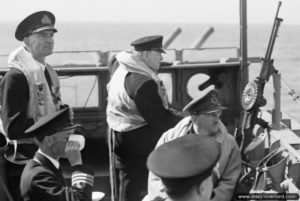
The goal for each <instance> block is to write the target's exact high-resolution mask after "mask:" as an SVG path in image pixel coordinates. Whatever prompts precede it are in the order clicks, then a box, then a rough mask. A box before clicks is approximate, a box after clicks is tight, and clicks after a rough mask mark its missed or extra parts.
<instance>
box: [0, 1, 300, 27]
mask: <svg viewBox="0 0 300 201" xmlns="http://www.w3.org/2000/svg"><path fill="white" fill-rule="evenodd" d="M0 2H1V3H0V21H20V20H21V19H23V18H24V17H25V16H27V15H28V14H30V13H32V12H35V11H38V10H49V11H51V12H53V13H54V14H55V15H56V18H57V20H59V21H102V22H110V21H114V22H171V23H182V22H185V23H212V22H213V23H238V22H239V0H0ZM282 2H283V3H282V7H281V10H280V17H282V18H284V22H285V23H286V24H299V23H300V12H299V10H300V0H282ZM247 5H248V22H249V23H268V24H269V23H272V22H273V17H274V15H275V12H276V8H277V5H278V1H277V0H248V1H247Z"/></svg>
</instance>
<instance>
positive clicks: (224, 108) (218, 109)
mask: <svg viewBox="0 0 300 201" xmlns="http://www.w3.org/2000/svg"><path fill="white" fill-rule="evenodd" d="M226 109H227V107H224V106H219V107H217V108H214V109H213V110H209V111H207V112H201V113H205V114H210V113H214V112H218V111H222V110H226Z"/></svg>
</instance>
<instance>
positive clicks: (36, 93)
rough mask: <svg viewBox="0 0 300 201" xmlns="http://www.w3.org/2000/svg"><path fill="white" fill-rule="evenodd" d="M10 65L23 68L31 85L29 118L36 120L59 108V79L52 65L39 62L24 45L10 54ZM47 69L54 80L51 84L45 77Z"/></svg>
mask: <svg viewBox="0 0 300 201" xmlns="http://www.w3.org/2000/svg"><path fill="white" fill-rule="evenodd" d="M8 67H10V68H17V69H19V70H21V71H22V72H23V74H24V75H25V77H26V79H27V82H28V87H29V102H28V107H27V108H28V109H27V116H28V118H33V119H34V121H35V122H36V121H37V120H38V119H39V118H41V117H42V116H45V115H46V114H49V113H51V112H55V111H57V110H58V109H59V106H60V101H59V100H60V93H59V87H60V86H59V79H58V76H57V74H56V72H55V71H54V70H53V69H52V68H51V67H49V66H47V65H44V64H41V63H39V62H37V61H36V60H35V59H34V58H33V57H32V55H31V54H30V53H29V52H28V51H27V50H26V49H25V48H24V47H19V48H17V49H16V50H15V51H13V52H12V53H11V54H10V55H9V59H8ZM46 69H47V70H48V73H49V77H50V80H51V82H52V83H51V85H50V86H49V84H48V82H47V79H46V77H45V70H46ZM50 87H51V89H50Z"/></svg>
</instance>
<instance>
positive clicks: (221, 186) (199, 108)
mask: <svg viewBox="0 0 300 201" xmlns="http://www.w3.org/2000/svg"><path fill="white" fill-rule="evenodd" d="M224 109H225V107H223V106H222V105H221V104H220V103H219V97H218V93H217V92H216V91H215V90H211V91H209V92H208V93H207V94H206V95H204V96H203V97H201V98H198V99H195V100H193V101H191V102H190V103H189V104H187V105H186V106H185V107H184V108H183V112H185V113H188V114H189V115H190V116H188V117H186V118H184V119H183V120H182V121H180V122H179V123H178V124H177V125H176V126H175V127H174V128H172V129H170V130H168V131H167V132H165V133H164V134H163V136H162V137H161V138H160V139H159V141H158V143H157V145H156V147H159V146H160V145H162V144H164V143H166V142H169V141H172V140H174V139H176V138H179V137H182V136H185V135H191V134H196V135H204V136H211V137H212V138H213V139H214V140H215V141H217V142H219V143H220V144H221V156H220V160H219V162H218V164H217V167H216V168H217V169H218V172H219V174H217V175H214V188H213V194H212V200H213V201H230V200H231V198H232V197H233V193H234V190H235V187H236V183H237V181H238V178H239V176H240V173H241V169H242V164H241V156H240V152H239V148H238V145H237V143H236V141H235V139H234V138H233V136H232V135H230V134H229V133H228V132H227V129H226V127H225V126H224V125H223V123H222V122H221V121H220V116H221V113H222V110H224ZM179 160H181V159H179ZM195 161H197V159H195ZM162 188H163V185H162V184H161V181H160V179H159V178H158V177H157V176H155V175H153V173H151V172H150V174H149V181H148V193H149V196H150V198H152V197H156V196H161V197H164V196H165V194H164V193H161V190H162Z"/></svg>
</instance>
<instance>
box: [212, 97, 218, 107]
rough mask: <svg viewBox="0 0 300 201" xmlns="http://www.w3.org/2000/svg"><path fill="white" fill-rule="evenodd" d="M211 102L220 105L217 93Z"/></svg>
mask: <svg viewBox="0 0 300 201" xmlns="http://www.w3.org/2000/svg"><path fill="white" fill-rule="evenodd" d="M211 102H212V103H214V104H216V105H219V102H218V100H217V97H216V96H215V95H213V96H212V98H211Z"/></svg>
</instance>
